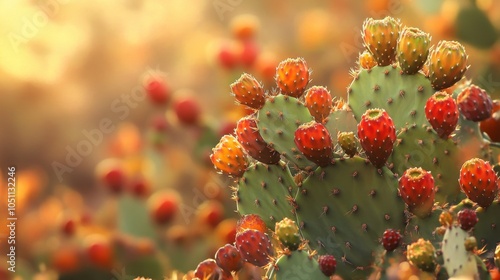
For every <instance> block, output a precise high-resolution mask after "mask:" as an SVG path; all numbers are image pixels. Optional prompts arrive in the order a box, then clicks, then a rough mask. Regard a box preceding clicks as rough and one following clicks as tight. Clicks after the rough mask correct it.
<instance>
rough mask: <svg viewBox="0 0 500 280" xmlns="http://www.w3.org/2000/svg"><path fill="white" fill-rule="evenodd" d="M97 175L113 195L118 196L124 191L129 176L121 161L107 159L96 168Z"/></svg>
mask: <svg viewBox="0 0 500 280" xmlns="http://www.w3.org/2000/svg"><path fill="white" fill-rule="evenodd" d="M96 174H97V177H98V178H100V180H101V181H102V182H103V184H104V186H105V187H106V188H108V189H109V190H110V191H111V192H112V193H115V194H118V193H121V192H122V191H123V190H124V188H125V185H126V181H127V178H126V177H127V176H126V175H125V171H124V167H123V165H122V163H121V162H120V161H118V160H115V159H106V160H104V161H102V162H100V163H99V164H98V165H97V167H96Z"/></svg>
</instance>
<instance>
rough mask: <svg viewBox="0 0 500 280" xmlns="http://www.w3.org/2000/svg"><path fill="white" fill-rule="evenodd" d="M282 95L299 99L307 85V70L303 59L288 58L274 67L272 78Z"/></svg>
mask: <svg viewBox="0 0 500 280" xmlns="http://www.w3.org/2000/svg"><path fill="white" fill-rule="evenodd" d="M274 79H275V80H276V84H277V85H278V87H279V89H280V90H281V93H282V94H285V95H289V96H292V97H296V98H298V97H300V96H301V95H302V94H303V93H304V90H305V89H306V86H307V84H308V83H309V68H308V67H307V63H306V61H305V60H304V59H303V58H300V57H299V58H295V59H292V58H288V59H286V60H284V61H282V62H280V64H278V67H276V76H275V78H274Z"/></svg>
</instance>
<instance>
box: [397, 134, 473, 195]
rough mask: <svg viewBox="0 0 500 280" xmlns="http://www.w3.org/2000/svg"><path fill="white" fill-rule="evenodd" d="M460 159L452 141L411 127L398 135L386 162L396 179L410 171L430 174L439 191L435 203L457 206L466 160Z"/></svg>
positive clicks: (459, 153)
mask: <svg viewBox="0 0 500 280" xmlns="http://www.w3.org/2000/svg"><path fill="white" fill-rule="evenodd" d="M463 156H464V155H463V154H462V153H461V152H460V151H459V149H458V147H457V145H456V143H455V142H454V141H453V140H451V139H447V140H443V139H441V138H439V136H438V135H437V134H436V133H435V132H434V130H432V128H431V127H427V126H415V125H412V126H410V127H408V128H404V129H402V130H401V132H400V133H399V135H398V140H397V141H396V145H395V146H394V150H393V152H392V154H391V157H390V158H389V160H388V162H389V163H390V164H392V165H393V166H394V169H393V172H394V173H397V174H399V175H401V174H403V172H404V171H405V170H406V169H408V168H410V167H422V168H423V169H425V170H427V171H430V172H431V174H432V176H433V177H434V182H435V185H436V187H437V188H438V190H437V193H436V202H439V203H445V202H458V201H459V200H460V199H462V198H463V197H464V195H463V194H462V193H461V191H460V186H459V184H458V177H459V175H460V167H461V166H462V164H463V162H465V161H466V160H467V159H468V158H464V157H463Z"/></svg>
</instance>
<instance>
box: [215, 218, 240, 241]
mask: <svg viewBox="0 0 500 280" xmlns="http://www.w3.org/2000/svg"><path fill="white" fill-rule="evenodd" d="M236 223H237V221H236V219H225V220H223V221H222V222H220V223H219V224H218V225H217V227H216V228H215V235H216V236H217V238H218V239H219V240H221V243H229V244H233V243H234V241H235V239H236Z"/></svg>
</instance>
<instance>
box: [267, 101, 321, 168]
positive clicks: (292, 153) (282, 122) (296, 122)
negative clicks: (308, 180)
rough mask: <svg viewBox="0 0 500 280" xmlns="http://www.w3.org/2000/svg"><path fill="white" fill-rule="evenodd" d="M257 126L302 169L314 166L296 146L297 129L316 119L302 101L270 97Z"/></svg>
mask: <svg viewBox="0 0 500 280" xmlns="http://www.w3.org/2000/svg"><path fill="white" fill-rule="evenodd" d="M257 119H258V122H257V126H258V127H259V130H260V134H261V136H262V138H263V139H264V140H265V141H266V142H267V143H268V144H269V145H271V147H273V148H274V149H275V150H276V151H278V152H279V153H280V154H282V155H283V156H284V157H285V158H286V159H287V160H289V161H290V162H291V163H292V164H294V165H296V166H297V167H299V168H300V169H307V168H314V167H315V166H316V165H315V164H314V163H313V162H311V161H309V160H308V159H307V158H306V157H305V156H304V155H303V154H302V153H301V152H300V151H299V150H298V149H297V147H296V146H295V142H294V135H295V130H297V128H298V127H299V126H300V125H301V124H304V123H307V122H310V121H312V120H314V118H313V117H312V116H311V114H310V113H309V110H308V109H307V107H306V106H304V104H302V102H300V101H299V100H298V99H296V98H293V97H290V96H286V95H281V94H280V95H277V96H274V97H270V98H269V99H268V100H267V101H266V104H264V107H262V109H260V110H259V114H258V117H257Z"/></svg>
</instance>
